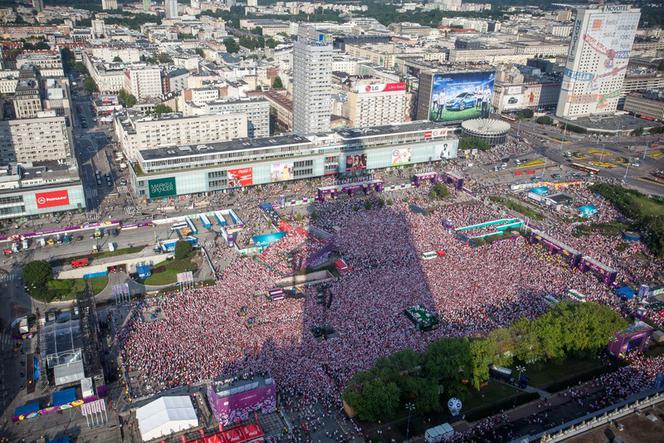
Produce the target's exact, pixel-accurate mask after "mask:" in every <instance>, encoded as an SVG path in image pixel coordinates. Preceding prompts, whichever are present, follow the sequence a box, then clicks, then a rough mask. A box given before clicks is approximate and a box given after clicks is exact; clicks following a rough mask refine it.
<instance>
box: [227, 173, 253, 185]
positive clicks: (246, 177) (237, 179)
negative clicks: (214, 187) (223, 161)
mask: <svg viewBox="0 0 664 443" xmlns="http://www.w3.org/2000/svg"><path fill="white" fill-rule="evenodd" d="M253 184H254V170H253V169H252V168H239V169H229V170H228V186H229V187H231V188H236V187H238V186H251V185H253Z"/></svg>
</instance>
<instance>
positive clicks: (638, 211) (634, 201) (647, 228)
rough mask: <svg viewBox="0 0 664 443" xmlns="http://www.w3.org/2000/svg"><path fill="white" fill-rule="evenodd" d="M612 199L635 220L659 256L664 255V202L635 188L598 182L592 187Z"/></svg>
mask: <svg viewBox="0 0 664 443" xmlns="http://www.w3.org/2000/svg"><path fill="white" fill-rule="evenodd" d="M590 189H591V190H592V191H593V192H596V193H598V194H600V195H601V196H602V197H604V198H605V199H607V200H608V201H610V202H611V203H612V204H613V205H614V206H615V207H616V209H617V210H618V211H620V212H621V213H622V214H623V215H624V216H625V217H627V218H629V219H631V220H634V222H635V223H636V225H637V227H638V229H639V230H641V231H642V233H643V234H644V240H645V242H646V244H647V245H648V247H649V248H650V250H651V251H652V252H653V253H654V254H655V255H657V256H659V257H662V256H664V203H662V202H661V201H659V200H654V199H651V198H649V197H647V196H646V195H644V194H642V193H640V192H639V191H636V190H634V189H627V188H623V187H622V186H617V185H609V184H606V183H597V184H595V185H593V186H592V187H591V188H590Z"/></svg>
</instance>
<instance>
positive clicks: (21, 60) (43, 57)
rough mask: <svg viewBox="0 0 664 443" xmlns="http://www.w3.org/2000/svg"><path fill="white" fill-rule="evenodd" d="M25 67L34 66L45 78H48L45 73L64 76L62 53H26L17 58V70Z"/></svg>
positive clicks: (43, 51) (49, 51) (38, 51)
mask: <svg viewBox="0 0 664 443" xmlns="http://www.w3.org/2000/svg"><path fill="white" fill-rule="evenodd" d="M24 65H32V66H34V67H35V68H37V69H39V72H41V74H42V75H43V76H47V74H46V73H45V72H44V71H53V73H54V74H55V75H58V74H59V76H60V77H62V76H64V72H63V70H62V57H60V51H51V50H36V51H25V52H23V53H21V54H19V55H18V56H17V57H16V69H21V67H22V66H24Z"/></svg>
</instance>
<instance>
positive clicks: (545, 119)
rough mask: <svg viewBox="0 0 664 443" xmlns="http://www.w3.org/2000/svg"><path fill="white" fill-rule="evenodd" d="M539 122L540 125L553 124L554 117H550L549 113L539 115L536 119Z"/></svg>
mask: <svg viewBox="0 0 664 443" xmlns="http://www.w3.org/2000/svg"><path fill="white" fill-rule="evenodd" d="M535 121H536V122H537V123H539V124H540V125H551V124H553V119H552V118H551V117H549V116H548V115H543V116H541V117H537V120H535Z"/></svg>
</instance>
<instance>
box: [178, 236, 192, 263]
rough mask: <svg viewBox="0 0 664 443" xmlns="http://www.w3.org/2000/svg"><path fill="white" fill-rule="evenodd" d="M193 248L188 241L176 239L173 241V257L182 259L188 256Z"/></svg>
mask: <svg viewBox="0 0 664 443" xmlns="http://www.w3.org/2000/svg"><path fill="white" fill-rule="evenodd" d="M193 250H194V248H193V247H192V246H191V244H190V243H189V242H186V241H184V240H178V241H177V242H176V243H175V259H176V260H182V259H184V258H187V257H189V255H191V253H192V251H193Z"/></svg>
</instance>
